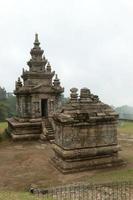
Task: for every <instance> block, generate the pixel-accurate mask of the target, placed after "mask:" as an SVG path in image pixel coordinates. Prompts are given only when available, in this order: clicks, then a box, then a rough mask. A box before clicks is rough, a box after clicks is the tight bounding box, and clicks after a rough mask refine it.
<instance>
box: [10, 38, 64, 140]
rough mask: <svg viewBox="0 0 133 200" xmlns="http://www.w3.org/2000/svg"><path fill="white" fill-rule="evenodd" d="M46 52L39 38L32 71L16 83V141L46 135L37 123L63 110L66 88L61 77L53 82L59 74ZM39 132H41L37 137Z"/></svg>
mask: <svg viewBox="0 0 133 200" xmlns="http://www.w3.org/2000/svg"><path fill="white" fill-rule="evenodd" d="M43 52H44V51H43V50H42V49H41V48H40V42H39V40H38V35H37V34H36V36H35V42H34V47H33V48H32V49H31V52H30V54H31V59H30V61H28V62H27V64H28V66H29V70H28V71H27V70H24V69H23V72H22V76H21V77H22V79H23V81H21V79H20V78H18V81H16V88H15V91H14V94H15V95H16V97H17V105H16V109H17V118H16V119H14V120H10V119H9V120H8V123H9V127H12V130H13V131H12V132H11V135H12V137H13V138H16V137H20V138H21V137H24V134H25V138H28V135H29V138H32V137H31V136H33V138H35V134H37V135H36V137H38V134H39V135H40V134H41V133H43V131H42V129H41V128H40V125H39V127H36V123H37V122H39V121H42V120H43V118H49V119H50V118H51V115H52V113H53V112H55V111H56V110H57V109H58V108H59V106H60V95H61V93H62V92H63V91H64V88H62V87H61V86H60V81H59V79H58V76H57V75H56V77H55V79H54V80H53V77H54V75H55V72H54V71H52V67H51V65H50V63H49V62H48V60H47V59H46V58H45V56H43ZM26 123H27V124H28V125H26ZM39 123H40V122H39ZM18 126H19V129H18ZM9 129H10V128H9ZM35 129H36V130H38V131H37V133H35V132H36V131H35ZM18 132H19V134H18ZM16 133H17V134H16ZM31 133H32V134H31ZM16 135H17V136H16ZM18 135H19V136H18ZM20 135H22V136H20Z"/></svg>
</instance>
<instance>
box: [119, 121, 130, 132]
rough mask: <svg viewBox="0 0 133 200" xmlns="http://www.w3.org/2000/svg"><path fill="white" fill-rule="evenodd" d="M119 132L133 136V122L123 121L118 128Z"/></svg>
mask: <svg viewBox="0 0 133 200" xmlns="http://www.w3.org/2000/svg"><path fill="white" fill-rule="evenodd" d="M118 132H119V133H126V134H133V122H127V121H121V122H120V124H119V127H118Z"/></svg>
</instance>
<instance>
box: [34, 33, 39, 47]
mask: <svg viewBox="0 0 133 200" xmlns="http://www.w3.org/2000/svg"><path fill="white" fill-rule="evenodd" d="M39 45H40V42H39V39H38V34H37V33H36V34H35V42H34V46H35V47H39Z"/></svg>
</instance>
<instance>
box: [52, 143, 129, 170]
mask: <svg viewBox="0 0 133 200" xmlns="http://www.w3.org/2000/svg"><path fill="white" fill-rule="evenodd" d="M53 149H54V151H55V156H54V157H53V158H52V159H51V162H52V164H53V165H54V166H55V167H56V168H57V169H58V170H59V171H61V172H62V173H63V174H67V173H73V172H80V171H86V170H92V169H93V170H94V169H100V168H109V167H115V166H121V165H124V164H125V162H124V161H123V160H122V159H120V158H119V157H118V150H119V146H116V147H99V148H97V151H96V148H87V149H77V150H64V149H62V152H61V148H60V147H59V146H57V145H55V144H54V145H53ZM104 152H106V153H105V154H104ZM101 153H102V154H101Z"/></svg>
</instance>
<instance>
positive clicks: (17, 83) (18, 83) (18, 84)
mask: <svg viewBox="0 0 133 200" xmlns="http://www.w3.org/2000/svg"><path fill="white" fill-rule="evenodd" d="M19 87H22V82H21V80H20V77H18V81H16V89H18V88H19Z"/></svg>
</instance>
